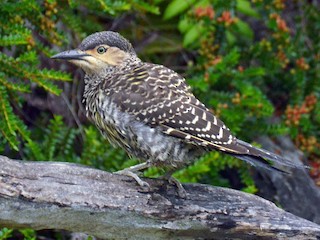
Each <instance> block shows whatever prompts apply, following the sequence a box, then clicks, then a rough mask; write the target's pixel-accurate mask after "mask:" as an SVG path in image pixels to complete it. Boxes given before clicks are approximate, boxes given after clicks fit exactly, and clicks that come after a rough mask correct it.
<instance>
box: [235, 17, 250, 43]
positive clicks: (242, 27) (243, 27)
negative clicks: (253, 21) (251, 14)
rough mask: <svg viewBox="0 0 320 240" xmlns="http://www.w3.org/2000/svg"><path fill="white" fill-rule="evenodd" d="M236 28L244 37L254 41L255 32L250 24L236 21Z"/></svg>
mask: <svg viewBox="0 0 320 240" xmlns="http://www.w3.org/2000/svg"><path fill="white" fill-rule="evenodd" d="M235 26H236V27H237V30H238V32H239V33H240V34H241V35H242V36H245V37H247V38H249V39H250V40H252V39H253V31H252V29H251V27H250V26H249V24H248V23H246V22H244V21H242V20H240V19H238V21H236V23H235Z"/></svg>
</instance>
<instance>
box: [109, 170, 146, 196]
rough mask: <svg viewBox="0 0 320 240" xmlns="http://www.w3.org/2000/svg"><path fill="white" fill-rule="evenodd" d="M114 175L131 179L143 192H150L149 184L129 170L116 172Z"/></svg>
mask: <svg viewBox="0 0 320 240" xmlns="http://www.w3.org/2000/svg"><path fill="white" fill-rule="evenodd" d="M115 174H119V175H124V176H128V177H132V178H133V179H134V180H135V181H136V182H137V183H138V184H139V186H140V187H141V188H142V189H143V190H144V191H150V189H151V188H150V185H149V183H147V182H145V181H143V180H141V178H140V177H139V176H138V175H137V174H136V173H134V172H132V171H130V170H129V169H123V170H120V171H117V172H115Z"/></svg>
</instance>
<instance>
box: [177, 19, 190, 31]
mask: <svg viewBox="0 0 320 240" xmlns="http://www.w3.org/2000/svg"><path fill="white" fill-rule="evenodd" d="M192 26H193V23H192V22H191V21H190V20H189V19H188V18H183V19H181V20H180V21H179V24H178V29H179V31H180V32H182V33H185V32H186V31H187V30H188V29H190V28H191V27H192Z"/></svg>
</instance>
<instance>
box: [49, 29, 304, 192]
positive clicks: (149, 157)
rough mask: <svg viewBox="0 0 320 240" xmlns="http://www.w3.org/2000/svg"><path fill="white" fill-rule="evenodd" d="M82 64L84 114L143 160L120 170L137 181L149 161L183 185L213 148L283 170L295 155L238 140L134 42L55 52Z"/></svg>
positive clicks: (91, 43)
mask: <svg viewBox="0 0 320 240" xmlns="http://www.w3.org/2000/svg"><path fill="white" fill-rule="evenodd" d="M51 58H52V59H58V60H66V61H68V62H71V63H72V64H74V65H76V66H78V67H80V68H82V69H83V70H84V72H85V76H84V83H85V87H84V93H83V103H84V105H85V110H86V116H87V117H88V118H89V119H90V120H91V121H92V122H93V123H94V124H95V125H96V127H97V128H98V129H99V130H100V132H101V134H102V135H103V136H104V137H105V138H107V139H108V140H109V142H110V143H111V144H112V145H114V146H119V147H121V148H123V149H124V150H125V151H126V152H127V154H128V155H129V156H131V157H136V158H138V159H139V160H140V161H141V163H139V164H137V165H134V166H132V167H129V168H126V169H123V170H120V171H118V172H117V173H118V174H123V175H127V176H131V177H132V178H134V179H135V180H136V181H137V183H138V184H139V185H140V186H142V187H143V186H147V187H148V186H149V184H148V183H146V182H145V181H143V180H142V179H141V178H140V177H139V176H138V173H139V172H140V171H142V170H145V169H147V168H149V167H151V166H157V167H162V168H165V169H166V174H165V177H166V179H167V180H169V181H172V182H173V183H175V184H176V185H177V188H178V193H179V194H180V195H185V194H186V193H185V190H184V188H183V186H182V185H181V183H180V182H178V181H177V180H176V179H174V178H173V177H172V174H173V173H174V172H175V171H176V170H178V169H181V168H183V167H186V166H188V165H190V164H192V163H193V162H194V161H195V160H196V159H197V158H199V157H200V156H202V155H203V154H205V153H206V152H210V151H214V150H216V151H219V152H223V153H225V154H228V155H231V156H233V157H236V158H238V159H241V160H243V161H245V162H247V163H249V164H251V165H254V166H257V167H262V168H266V169H272V170H278V171H284V172H285V170H283V167H288V168H297V167H299V166H298V165H297V164H295V163H293V162H291V161H290V160H288V159H286V158H284V157H282V156H280V155H277V154H275V153H272V152H269V151H267V150H264V149H261V148H257V147H255V146H253V145H251V144H250V143H247V142H245V141H242V140H240V139H238V138H236V137H235V136H234V135H233V134H232V132H231V130H230V129H229V128H228V127H227V126H226V125H225V124H224V123H223V122H222V121H221V120H220V119H219V118H218V117H217V116H215V115H214V114H213V113H212V112H211V111H210V110H209V109H208V108H207V107H206V106H205V105H204V104H203V103H202V102H201V101H200V100H198V99H197V98H196V97H195V95H194V94H193V93H192V91H191V87H190V86H189V85H188V84H187V82H186V80H185V79H184V78H183V77H182V76H181V75H179V74H178V73H176V72H175V71H173V70H171V69H170V68H167V67H165V66H163V65H158V64H153V63H148V62H144V61H142V60H141V59H140V58H139V57H138V56H137V53H136V51H135V50H134V48H133V46H132V44H131V43H130V42H129V41H128V40H127V39H126V38H124V37H123V36H122V35H120V34H119V33H117V32H113V31H102V32H96V33H93V34H91V35H89V36H88V37H86V38H85V39H84V40H83V41H82V42H81V43H80V45H79V46H78V47H77V48H76V49H73V50H68V51H64V52H61V53H58V54H56V55H54V56H52V57H51Z"/></svg>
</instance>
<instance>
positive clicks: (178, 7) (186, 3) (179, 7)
mask: <svg viewBox="0 0 320 240" xmlns="http://www.w3.org/2000/svg"><path fill="white" fill-rule="evenodd" d="M194 2H195V0H174V1H172V2H171V3H170V4H169V5H168V7H167V8H166V10H165V11H164V14H163V19H165V20H168V19H170V18H173V17H175V16H177V15H178V14H180V13H182V12H184V11H185V10H187V9H188V8H189V7H191V6H192V5H193V3H194Z"/></svg>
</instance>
